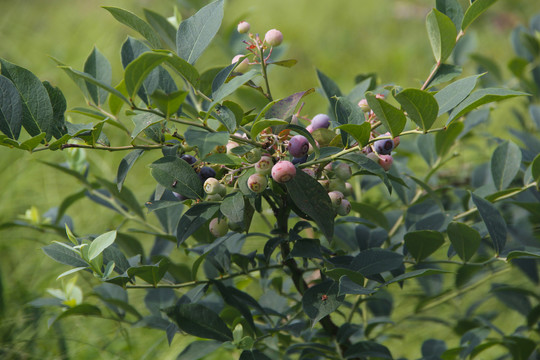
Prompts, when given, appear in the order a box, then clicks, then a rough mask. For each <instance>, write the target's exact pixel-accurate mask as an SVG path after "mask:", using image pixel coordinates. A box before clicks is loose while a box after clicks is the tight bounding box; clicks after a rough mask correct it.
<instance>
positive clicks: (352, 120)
mask: <svg viewBox="0 0 540 360" xmlns="http://www.w3.org/2000/svg"><path fill="white" fill-rule="evenodd" d="M334 111H335V114H336V119H337V121H338V123H340V124H341V126H343V125H358V126H359V125H360V124H362V123H365V121H366V118H365V115H364V112H363V111H362V109H360V107H358V105H357V104H353V103H352V102H351V101H350V100H349V99H347V98H346V97H344V96H342V97H339V98H337V101H336V107H335V109H334ZM363 129H367V127H366V126H365V127H364V128H363ZM363 129H362V130H363ZM341 138H342V141H343V144H344V145H347V144H348V143H349V140H348V137H347V133H346V132H345V133H343V132H342V133H341ZM357 141H358V140H357Z"/></svg>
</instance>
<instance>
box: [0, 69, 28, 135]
mask: <svg viewBox="0 0 540 360" xmlns="http://www.w3.org/2000/svg"><path fill="white" fill-rule="evenodd" d="M22 119H23V114H22V101H21V96H20V95H19V92H18V91H17V88H16V87H15V85H14V84H13V83H12V82H11V80H9V79H8V78H7V77H5V76H2V75H0V131H2V132H3V133H4V134H6V135H7V136H8V137H9V138H10V139H15V140H17V139H18V138H19V135H20V133H21V127H22Z"/></svg>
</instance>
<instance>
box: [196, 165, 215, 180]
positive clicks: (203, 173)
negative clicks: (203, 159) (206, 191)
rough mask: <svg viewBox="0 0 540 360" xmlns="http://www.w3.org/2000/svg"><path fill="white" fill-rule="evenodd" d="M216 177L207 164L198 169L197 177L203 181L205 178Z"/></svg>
mask: <svg viewBox="0 0 540 360" xmlns="http://www.w3.org/2000/svg"><path fill="white" fill-rule="evenodd" d="M212 177H216V171H215V170H214V169H212V168H211V167H209V166H203V167H202V168H201V169H200V170H199V178H200V179H201V181H202V182H203V183H204V182H205V181H206V179H209V178H212Z"/></svg>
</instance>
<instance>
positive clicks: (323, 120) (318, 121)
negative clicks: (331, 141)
mask: <svg viewBox="0 0 540 360" xmlns="http://www.w3.org/2000/svg"><path fill="white" fill-rule="evenodd" d="M329 126H330V118H329V117H328V115H326V114H317V115H315V116H314V117H313V119H312V120H311V128H312V129H313V130H317V129H322V128H324V129H328V127H329Z"/></svg>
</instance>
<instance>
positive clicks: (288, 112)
mask: <svg viewBox="0 0 540 360" xmlns="http://www.w3.org/2000/svg"><path fill="white" fill-rule="evenodd" d="M314 91H315V90H314V89H309V90H306V91H300V92H297V93H294V94H292V95H289V96H287V97H286V98H283V99H280V100H278V101H275V102H274V103H273V104H272V106H271V107H270V108H269V109H268V111H266V113H265V114H264V117H265V119H280V120H286V119H287V118H289V117H291V116H292V115H293V114H294V111H295V110H296V107H297V106H298V103H299V102H300V100H302V99H303V98H304V97H305V96H306V95H309V94H311V93H313V92H314Z"/></svg>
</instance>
